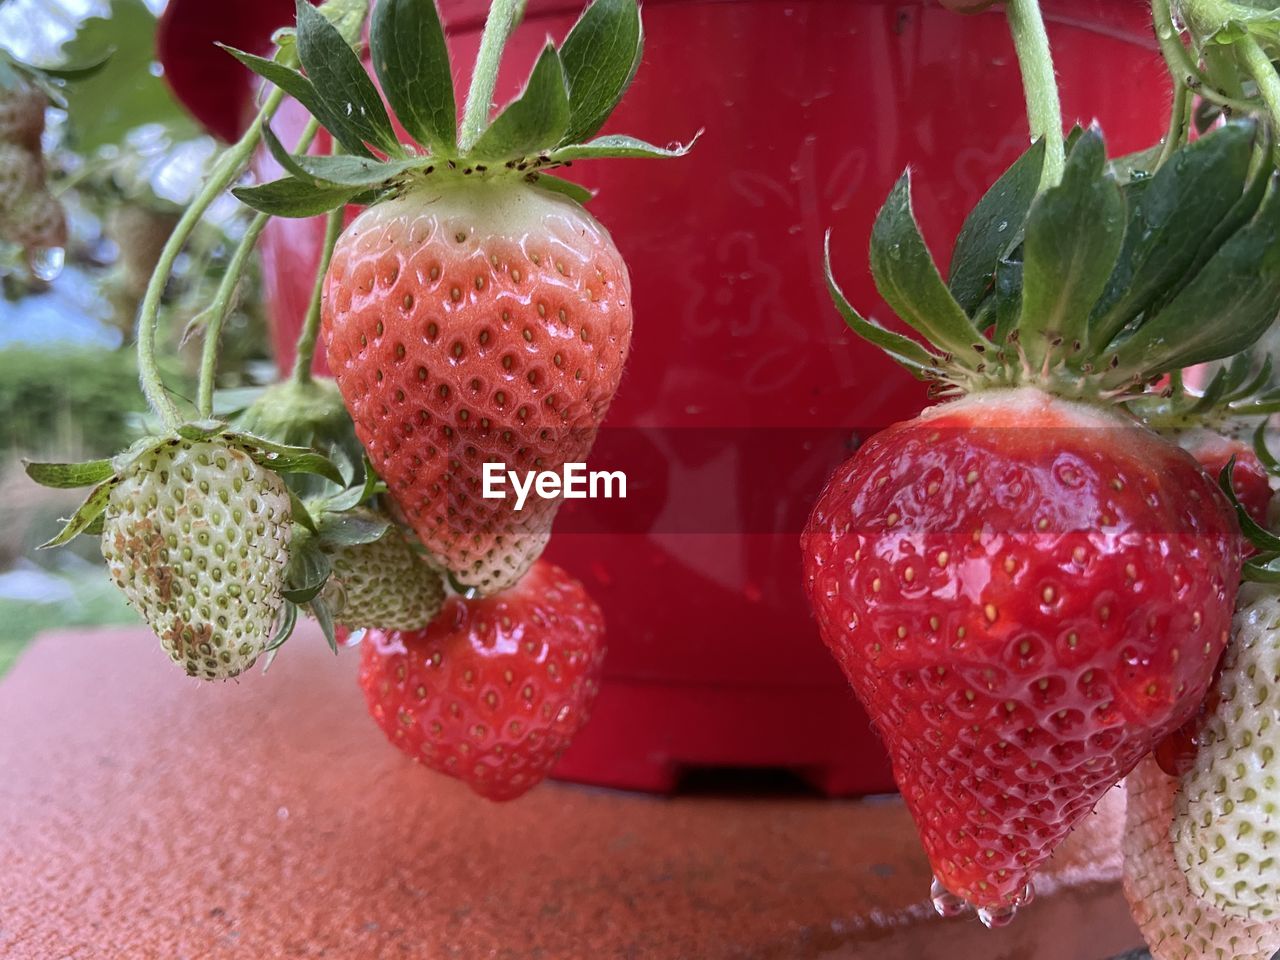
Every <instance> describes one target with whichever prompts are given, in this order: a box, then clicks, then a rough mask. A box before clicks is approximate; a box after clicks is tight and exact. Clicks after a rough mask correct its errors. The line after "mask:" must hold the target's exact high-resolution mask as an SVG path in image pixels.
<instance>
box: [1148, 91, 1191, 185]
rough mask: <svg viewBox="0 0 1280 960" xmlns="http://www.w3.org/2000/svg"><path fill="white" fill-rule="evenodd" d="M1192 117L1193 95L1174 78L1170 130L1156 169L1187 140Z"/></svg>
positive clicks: (1165, 137) (1161, 149) (1170, 108)
mask: <svg viewBox="0 0 1280 960" xmlns="http://www.w3.org/2000/svg"><path fill="white" fill-rule="evenodd" d="M1190 119H1191V97H1190V95H1189V94H1188V92H1187V88H1186V86H1184V85H1183V84H1181V83H1179V82H1178V78H1177V77H1174V78H1173V103H1172V104H1171V105H1170V107H1169V130H1168V132H1167V133H1166V134H1165V135H1164V145H1163V146H1162V147H1161V148H1160V156H1159V157H1158V158H1157V159H1156V169H1157V170H1158V169H1160V168H1161V167H1163V166H1164V164H1165V161H1166V160H1168V159H1169V158H1170V157H1172V156H1173V155H1174V153H1175V152H1176V151H1177V149H1178V148H1179V147H1181V146H1182V145H1183V144H1184V143H1186V142H1187V128H1188V126H1189V121H1190Z"/></svg>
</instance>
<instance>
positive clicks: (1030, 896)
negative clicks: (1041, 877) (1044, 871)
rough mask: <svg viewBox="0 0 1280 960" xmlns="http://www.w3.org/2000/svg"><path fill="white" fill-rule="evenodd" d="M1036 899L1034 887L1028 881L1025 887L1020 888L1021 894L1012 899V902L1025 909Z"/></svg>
mask: <svg viewBox="0 0 1280 960" xmlns="http://www.w3.org/2000/svg"><path fill="white" fill-rule="evenodd" d="M1035 899H1036V885H1035V884H1034V883H1032V882H1031V881H1030V880H1028V881H1027V885H1026V886H1025V887H1023V888H1022V892H1021V893H1020V894H1018V895H1017V896H1016V897H1014V898H1013V902H1014V903H1016V904H1017V905H1018V906H1020V907H1025V906H1026V905H1027V904H1029V903H1033V902H1034V901H1035Z"/></svg>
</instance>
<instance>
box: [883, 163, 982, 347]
mask: <svg viewBox="0 0 1280 960" xmlns="http://www.w3.org/2000/svg"><path fill="white" fill-rule="evenodd" d="M871 275H872V277H873V278H874V279H875V283H876V289H877V290H879V291H880V295H881V296H882V297H884V299H885V302H887V303H888V304H889V306H890V307H892V308H893V310H894V312H895V313H897V315H898V316H899V317H900V318H901V319H902V321H903V322H904V323H906V324H907V325H908V326H909V327H911V328H912V329H913V330H915V331H916V332H917V333H919V334H921V335H922V336H923V337H925V339H927V340H928V341H929V342H930V343H931V344H933V345H934V346H936V347H938V348H939V349H942V350H946V351H947V352H948V353H949V354H951V355H952V356H954V357H957V358H961V359H963V360H964V361H965V362H966V363H967V364H969V365H972V366H975V367H976V366H979V365H981V364H982V363H983V358H982V353H983V351H985V350H986V349H988V348H991V347H992V346H993V345H992V344H991V343H990V342H989V341H988V340H987V339H986V337H984V336H983V335H982V334H981V333H980V332H979V331H978V328H977V327H975V326H974V325H973V321H972V320H970V319H969V316H968V314H966V313H965V312H964V310H963V309H961V307H960V304H958V303H957V302H956V300H955V298H954V297H953V296H951V291H950V290H948V289H947V285H946V284H945V283H943V282H942V276H941V275H940V274H939V273H938V268H937V266H936V265H935V264H934V262H933V257H932V255H931V254H930V253H929V248H928V247H927V246H925V242H924V237H922V236H921V234H920V227H919V224H917V223H916V218H915V213H914V212H913V211H912V209H911V172H910V171H907V172H906V173H903V175H902V176H901V177H899V178H898V182H897V183H896V184H894V187H893V190H892V191H890V193H889V197H888V199H887V200H885V202H884V206H882V207H881V208H880V212H879V213H878V214H877V215H876V220H875V224H874V226H873V227H872V229H871ZM975 348H976V349H975Z"/></svg>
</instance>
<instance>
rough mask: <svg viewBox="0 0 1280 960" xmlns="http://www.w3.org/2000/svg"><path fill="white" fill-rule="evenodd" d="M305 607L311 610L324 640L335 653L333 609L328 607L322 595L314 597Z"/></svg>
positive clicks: (335, 636)
mask: <svg viewBox="0 0 1280 960" xmlns="http://www.w3.org/2000/svg"><path fill="white" fill-rule="evenodd" d="M307 608H308V609H309V610H310V611H311V615H312V616H313V617H315V618H316V623H318V624H320V632H321V633H323V634H324V642H325V643H327V644H328V645H329V649H330V650H332V651H333V652H334V653H335V654H336V653H337V652H338V636H337V634H336V633H335V631H334V626H333V610H332V609H331V608H330V607H329V603H328V601H326V600H325V599H324V598H323V597H316V598H315V599H314V600H312V601H311V603H309V604H308V605H307Z"/></svg>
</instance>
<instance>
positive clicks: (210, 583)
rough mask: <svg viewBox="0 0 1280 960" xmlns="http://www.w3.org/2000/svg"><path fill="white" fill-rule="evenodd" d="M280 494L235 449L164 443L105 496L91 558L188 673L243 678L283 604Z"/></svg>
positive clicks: (285, 533) (284, 502) (274, 482)
mask: <svg viewBox="0 0 1280 960" xmlns="http://www.w3.org/2000/svg"><path fill="white" fill-rule="evenodd" d="M289 517H290V507H289V497H288V493H287V492H286V490H285V488H284V484H283V482H282V481H281V480H280V478H279V477H278V476H276V474H275V473H273V472H272V471H270V470H267V469H264V468H263V467H260V466H258V464H256V463H255V462H254V461H253V459H252V458H251V457H250V456H249V455H248V454H247V453H245V452H244V451H243V450H240V449H237V448H236V447H234V446H231V445H228V444H225V443H219V442H216V441H210V440H201V441H190V440H185V439H180V438H178V439H173V440H169V441H167V442H164V443H162V444H161V445H159V446H157V447H154V448H152V449H150V450H148V451H147V452H145V453H144V454H143V455H141V456H139V457H138V458H137V459H135V460H134V461H133V463H132V464H130V465H129V467H128V468H127V469H126V470H124V471H123V472H122V473H121V474H120V476H119V478H118V480H117V482H116V483H115V485H114V486H113V487H112V488H111V491H110V498H109V500H108V501H107V504H106V513H105V526H104V527H103V531H102V555H103V556H104V557H105V558H106V560H107V566H108V569H109V570H110V572H111V577H112V579H113V580H115V583H116V586H118V587H119V588H120V589H121V590H122V591H123V592H124V595H125V597H126V598H127V599H128V601H129V603H130V605H131V606H132V607H133V608H134V609H135V610H137V611H138V613H140V614H141V615H142V618H143V620H145V621H146V623H147V625H148V626H149V627H151V629H152V630H153V631H154V632H155V634H156V635H157V636H158V637H159V638H160V643H161V645H162V646H163V647H164V649H165V652H166V653H168V654H169V657H170V658H171V659H172V660H173V661H174V662H175V663H177V664H180V665H181V666H182V667H183V668H184V669H185V670H186V671H187V673H188V674H189V675H190V676H193V677H201V678H203V679H206V680H225V679H228V678H230V677H234V676H237V675H238V674H240V673H242V672H244V671H245V670H247V669H248V668H249V667H250V666H252V665H253V663H254V661H255V660H256V659H257V658H258V656H259V654H261V653H262V651H263V650H264V649H265V648H266V646H267V644H268V642H269V641H270V639H271V631H272V627H273V626H274V625H275V621H276V617H277V614H278V613H279V612H280V609H281V606H282V605H283V602H284V600H283V596H282V591H283V589H284V571H285V561H286V556H287V550H288V546H289V538H290V525H289Z"/></svg>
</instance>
